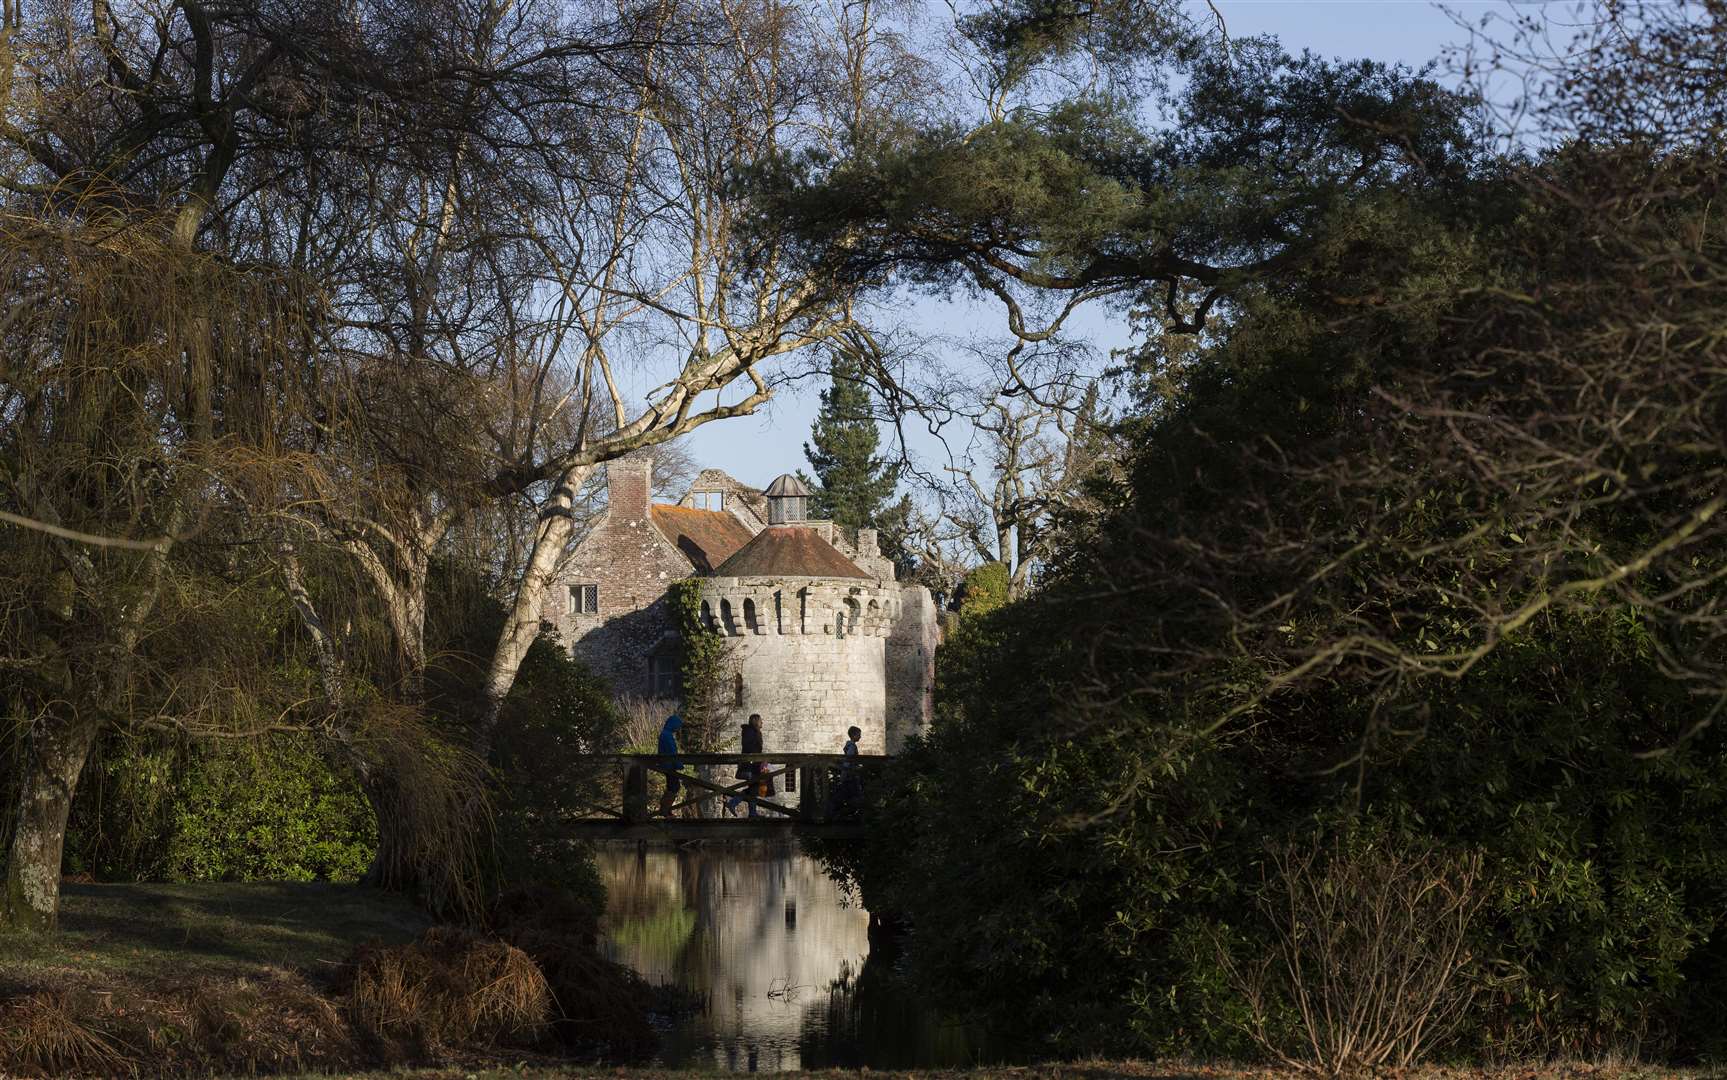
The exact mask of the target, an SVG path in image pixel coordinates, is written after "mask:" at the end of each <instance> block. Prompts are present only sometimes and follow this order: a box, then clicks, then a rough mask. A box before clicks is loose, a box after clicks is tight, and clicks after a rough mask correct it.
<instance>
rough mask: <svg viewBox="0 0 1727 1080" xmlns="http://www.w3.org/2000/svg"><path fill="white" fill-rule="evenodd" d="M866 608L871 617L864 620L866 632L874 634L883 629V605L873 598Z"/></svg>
mask: <svg viewBox="0 0 1727 1080" xmlns="http://www.w3.org/2000/svg"><path fill="white" fill-rule="evenodd" d="M866 610H867V611H868V613H869V618H868V619H867V620H866V621H865V622H864V633H866V634H873V633H875V632H876V631H877V630H879V629H881V605H880V604H878V603H876V602H875V601H874V600H871V601H870V602H869V607H868V608H867V609H866Z"/></svg>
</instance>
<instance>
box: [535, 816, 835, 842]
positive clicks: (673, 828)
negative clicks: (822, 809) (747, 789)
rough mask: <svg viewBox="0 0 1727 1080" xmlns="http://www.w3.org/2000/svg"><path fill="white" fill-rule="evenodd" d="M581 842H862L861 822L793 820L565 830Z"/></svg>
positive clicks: (591, 823)
mask: <svg viewBox="0 0 1727 1080" xmlns="http://www.w3.org/2000/svg"><path fill="white" fill-rule="evenodd" d="M564 828H565V829H567V830H568V832H569V835H570V836H573V837H574V838H576V839H578V840H659V841H677V840H785V839H789V838H799V839H803V838H807V839H811V840H861V839H863V838H864V837H865V836H867V835H868V834H869V833H868V830H867V829H865V828H864V826H863V824H862V823H861V822H849V823H841V822H826V823H823V824H809V823H805V822H802V821H794V820H792V819H791V818H770V817H767V816H765V815H764V816H762V817H758V818H754V819H751V818H714V819H709V818H671V819H670V820H668V819H666V818H659V819H656V820H653V821H645V822H641V823H634V824H633V823H631V822H627V821H607V820H604V819H601V818H594V819H592V820H588V821H573V822H570V823H568V824H567V825H565V826H564Z"/></svg>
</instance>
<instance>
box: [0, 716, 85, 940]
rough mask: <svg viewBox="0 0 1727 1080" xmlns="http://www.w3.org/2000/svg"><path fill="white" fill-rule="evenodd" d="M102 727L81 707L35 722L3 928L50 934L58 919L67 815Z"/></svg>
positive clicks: (2, 905)
mask: <svg viewBox="0 0 1727 1080" xmlns="http://www.w3.org/2000/svg"><path fill="white" fill-rule="evenodd" d="M100 727H101V725H100V724H99V723H98V722H97V720H96V718H95V716H94V715H91V714H88V713H83V712H77V711H75V712H73V713H72V715H70V716H63V715H55V714H52V713H50V714H46V715H44V716H41V717H39V718H38V719H37V720H36V722H35V723H34V724H33V725H32V726H31V731H30V737H29V739H28V741H27V744H26V746H25V751H24V763H23V769H22V770H21V772H20V776H19V785H18V807H17V818H16V822H15V825H16V827H15V829H14V831H13V833H12V845H11V850H10V851H9V852H8V853H7V859H6V890H5V894H4V896H0V928H3V929H9V930H22V931H26V932H32V933H48V932H51V931H52V930H54V928H55V926H56V925H57V924H58V922H59V917H60V860H61V857H62V854H63V852H64V850H65V846H66V819H67V817H68V816H69V815H70V814H71V812H72V793H73V792H74V791H75V790H76V789H77V787H78V774H79V773H81V772H83V771H84V761H85V759H86V758H88V757H89V756H90V748H91V747H92V746H94V745H95V743H96V732H97V730H98V729H99V728H100Z"/></svg>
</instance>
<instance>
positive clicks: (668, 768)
mask: <svg viewBox="0 0 1727 1080" xmlns="http://www.w3.org/2000/svg"><path fill="white" fill-rule="evenodd" d="M586 760H587V761H588V762H591V763H593V764H595V765H618V766H621V767H622V768H623V770H624V775H623V785H622V804H623V805H622V806H621V807H620V808H619V809H617V810H613V809H611V808H610V807H594V809H596V810H598V811H599V812H601V813H603V814H605V815H606V816H608V817H611V818H613V819H616V820H619V821H622V822H625V823H627V824H641V823H645V822H647V821H648V820H649V819H650V818H651V817H654V816H657V815H656V811H657V810H658V809H659V804H658V801H657V796H658V794H659V793H660V792H662V791H664V783H665V778H666V777H668V776H672V775H676V776H677V778H678V782H679V787H680V788H681V789H683V790H684V791H686V792H687V794H684V795H683V797H682V798H681V799H678V800H677V801H675V802H673V804H672V806H671V812H670V815H668V816H674V817H675V816H678V815H679V814H680V812H682V813H683V814H684V815H688V814H689V813H690V812H691V810H695V811H696V813H697V814H698V815H700V814H701V810H702V809H704V808H707V806H706V804H709V803H711V802H712V801H714V800H730V799H737V800H739V801H740V802H741V803H746V804H749V805H752V806H754V807H755V808H756V813H757V814H758V815H761V816H760V817H758V818H757V819H756V820H757V821H758V822H760V821H762V820H763V819H764V818H765V819H767V820H768V821H773V820H775V819H779V820H785V821H789V822H792V823H796V824H803V825H823V824H826V823H828V822H830V821H834V820H842V819H846V818H849V817H855V816H856V813H857V811H858V809H859V808H860V806H859V804H860V802H861V798H862V791H863V786H864V785H865V784H867V783H868V780H867V779H866V778H867V777H868V776H869V774H870V773H871V772H873V771H874V770H875V769H876V768H877V767H879V766H880V764H881V763H882V762H884V761H887V760H888V758H887V757H886V756H885V755H881V754H859V755H857V756H855V757H847V756H846V755H844V754H791V753H777V754H776V753H763V754H679V755H677V757H676V759H675V760H676V761H677V762H679V763H680V764H681V766H682V767H681V769H675V768H673V766H672V762H673V760H674V759H673V758H670V757H664V756H661V755H659V754H594V755H591V756H589V757H587V758H586ZM744 764H759V765H761V766H762V769H761V770H760V772H759V774H758V775H756V776H753V777H736V776H733V775H726V776H723V777H718V776H715V775H714V774H715V772H717V771H719V767H720V766H728V765H729V766H732V767H733V768H732V769H731V770H730V772H735V771H736V767H737V766H739V765H744ZM710 767H711V768H710ZM704 773H705V774H706V775H704ZM655 776H657V777H658V781H657V782H652V783H650V777H655ZM769 780H771V781H773V787H774V788H775V792H776V793H775V794H774V795H773V796H771V797H770V796H767V795H764V794H762V793H761V791H760V790H759V787H760V785H761V784H762V783H763V782H764V781H769ZM713 816H715V817H717V816H718V815H717V814H716V815H713Z"/></svg>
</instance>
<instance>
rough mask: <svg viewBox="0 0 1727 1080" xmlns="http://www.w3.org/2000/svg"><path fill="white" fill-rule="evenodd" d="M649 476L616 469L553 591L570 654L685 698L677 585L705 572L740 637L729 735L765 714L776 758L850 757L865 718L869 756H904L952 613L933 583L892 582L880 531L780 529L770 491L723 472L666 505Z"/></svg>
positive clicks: (653, 692) (715, 621)
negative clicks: (851, 536) (939, 605)
mask: <svg viewBox="0 0 1727 1080" xmlns="http://www.w3.org/2000/svg"><path fill="white" fill-rule="evenodd" d="M650 468H651V466H650V464H649V463H647V462H644V461H635V460H632V461H626V462H614V463H612V464H611V465H610V466H609V467H608V475H607V483H608V488H609V496H608V506H607V509H606V512H605V514H604V516H603V517H602V519H601V520H600V522H599V523H598V524H597V525H596V526H595V528H594V529H593V530H592V531H591V532H590V533H589V534H588V536H587V537H586V538H584V539H583V540H582V542H581V543H580V544H578V545H577V547H576V548H575V549H574V550H573V551H572V552H571V553H570V555H569V557H568V558H567V559H566V562H565V564H564V567H563V568H562V570H561V572H560V574H559V576H558V577H557V578H556V579H555V582H554V585H553V587H552V589H551V592H550V594H549V595H548V596H547V598H546V603H545V608H544V612H545V614H544V618H545V619H546V620H547V621H548V622H550V623H551V624H552V625H553V626H554V627H555V628H556V629H557V631H558V632H559V634H560V635H561V637H562V639H563V640H564V641H565V642H566V643H568V644H569V646H570V648H571V651H572V653H574V654H575V655H576V656H578V657H580V658H582V659H583V660H585V661H586V662H587V663H588V664H589V666H590V667H592V668H593V669H594V670H595V671H596V672H597V673H598V674H600V675H602V676H604V677H605V678H606V679H607V680H608V681H609V682H610V683H611V684H612V687H613V689H614V690H615V691H616V692H617V693H619V694H624V695H631V696H645V697H652V698H669V697H674V696H675V694H676V672H677V665H678V662H679V655H680V648H679V641H678V637H677V633H676V630H675V629H674V624H673V622H672V620H671V617H670V612H669V610H668V608H667V603H666V592H667V590H668V589H669V588H670V587H671V585H672V584H673V583H674V582H676V581H678V580H680V579H683V578H687V577H692V576H698V577H701V578H703V586H702V595H703V597H704V600H705V603H704V605H703V611H704V617H705V618H706V619H707V620H708V625H709V626H710V627H712V628H713V629H715V630H716V631H718V632H720V633H723V634H725V635H726V636H727V638H728V640H729V642H730V647H729V650H728V651H729V654H730V663H731V666H732V668H733V670H734V672H735V676H734V695H733V698H732V710H731V711H732V713H733V715H732V716H731V717H730V718H729V722H730V724H731V725H732V728H731V730H733V731H735V730H736V725H741V724H742V723H743V722H744V720H745V719H746V718H747V717H748V716H749V714H750V713H753V712H754V713H761V714H762V718H763V744H764V747H765V749H767V750H769V751H775V750H778V751H788V752H804V753H837V752H839V750H840V748H841V747H842V746H844V744H845V741H846V728H847V727H850V726H851V725H853V724H855V725H857V726H858V727H860V728H862V729H863V731H864V737H863V742H862V744H861V749H862V750H863V751H864V752H865V753H883V752H886V753H893V752H895V751H897V750H898V749H899V748H900V746H901V745H903V743H904V741H905V739H906V737H907V736H909V735H912V734H915V733H919V732H922V731H924V730H926V729H927V727H928V724H929V719H930V708H931V694H932V689H933V685H934V672H935V650H936V647H937V645H938V644H939V642H940V637H941V634H940V624H939V615H938V612H937V609H936V605H935V603H934V601H933V599H932V598H931V597H930V594H929V591H928V590H927V589H924V588H922V587H921V586H913V585H902V584H900V583H898V582H896V581H895V580H894V576H893V564H892V562H891V561H889V560H887V559H885V558H883V557H882V555H881V552H880V551H879V550H878V547H877V540H876V535H875V532H874V530H871V529H865V530H862V531H861V532H860V535H859V536H858V542H857V543H856V544H855V545H853V544H849V543H847V542H846V540H845V538H844V536H843V535H841V534H840V532H839V530H837V529H835V528H834V526H833V524H832V523H831V522H826V521H786V522H784V523H782V524H774V525H768V524H766V522H767V521H768V520H769V514H768V513H767V510H768V505H769V500H768V499H766V498H764V496H763V493H762V492H761V491H759V490H757V489H755V488H751V487H748V486H746V485H744V484H742V483H740V482H739V481H737V480H735V479H733V478H732V477H730V476H727V475H726V474H725V473H723V472H720V471H719V470H707V471H704V472H703V473H701V475H700V476H698V477H697V480H696V482H695V483H694V484H692V485H691V488H690V493H689V494H687V495H686V496H685V497H684V498H683V499H682V500H680V502H679V504H678V505H677V506H676V507H671V506H666V505H656V504H653V503H652V502H651V499H650V496H649V491H650V488H649V473H650ZM786 480H791V478H789V477H787V478H782V481H776V486H777V485H779V484H781V483H782V482H783V481H786ZM800 486H801V485H800ZM795 505H799V506H801V505H802V504H801V503H797V504H795ZM712 506H720V507H722V509H718V510H713V509H707V507H712ZM781 510H782V515H781V520H782V521H783V519H784V514H783V511H784V510H785V507H784V506H781ZM727 563H729V564H730V565H729V566H727V565H722V564H727ZM588 586H592V587H593V588H592V589H590V590H586V591H584V590H585V588H586V587H588ZM590 602H591V603H592V606H593V607H594V608H596V610H593V611H589V610H585V608H586V607H587V606H588V605H589V603H590ZM668 704H669V703H668Z"/></svg>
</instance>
